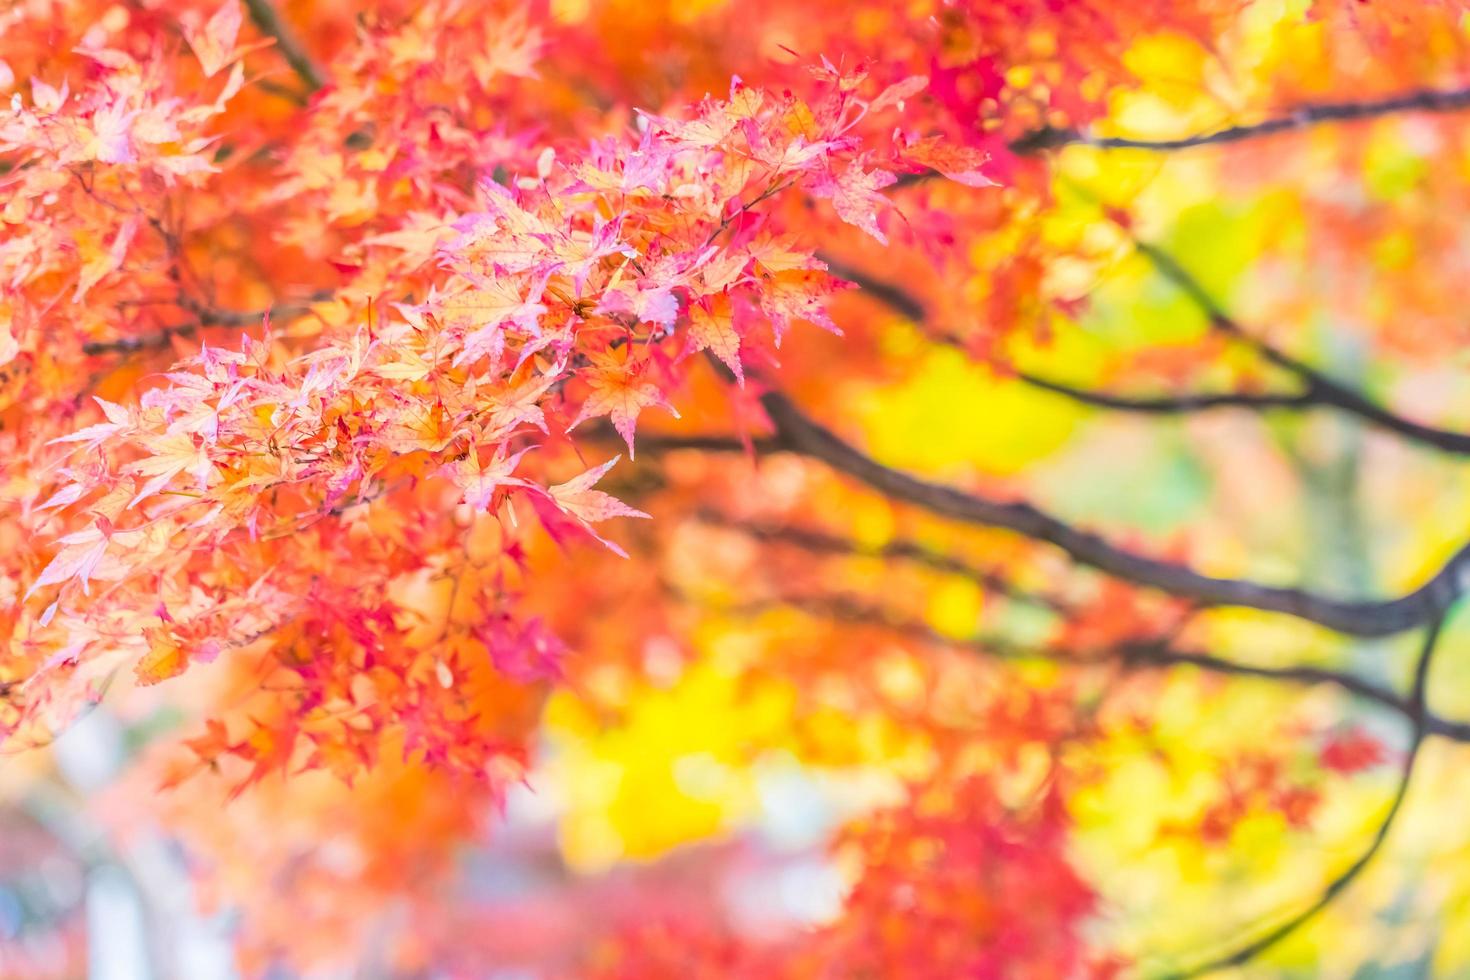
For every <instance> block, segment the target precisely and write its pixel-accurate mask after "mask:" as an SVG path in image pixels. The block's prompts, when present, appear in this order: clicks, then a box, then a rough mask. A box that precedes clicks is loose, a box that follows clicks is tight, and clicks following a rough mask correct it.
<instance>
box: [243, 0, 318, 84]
mask: <svg viewBox="0 0 1470 980" xmlns="http://www.w3.org/2000/svg"><path fill="white" fill-rule="evenodd" d="M245 9H246V10H248V11H250V19H251V20H252V21H254V22H255V26H256V27H257V28H259V30H260V32H261V33H262V34H264V35H266V36H267V37H271V38H275V41H276V49H277V50H279V51H280V52H281V57H282V58H285V59H286V64H288V65H290V66H291V70H292V71H294V72H296V74H297V75H299V76H300V77H301V80H302V81H303V82H305V83H306V88H307V91H308V92H315V91H316V90H317V89H319V88H321V87H322V84H323V76H322V72H321V69H320V68H318V67H317V65H316V63H315V62H314V61H312V60H311V57H310V56H309V55H308V54H307V53H306V49H305V48H303V47H302V46H301V42H300V41H298V40H297V39H296V34H295V32H293V31H292V30H291V28H290V27H288V26H286V23H285V21H283V20H281V15H280V14H279V13H278V12H277V11H276V8H275V5H274V4H272V3H271V0H245Z"/></svg>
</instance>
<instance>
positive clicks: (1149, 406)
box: [1015, 371, 1315, 415]
mask: <svg viewBox="0 0 1470 980" xmlns="http://www.w3.org/2000/svg"><path fill="white" fill-rule="evenodd" d="M1015 376H1016V378H1017V379H1018V380H1020V381H1023V382H1025V383H1026V384H1028V385H1030V386H1031V387H1033V388H1040V389H1041V390H1042V391H1049V392H1051V393H1052V394H1054V395H1061V396H1062V397H1064V398H1069V399H1071V400H1072V401H1075V402H1079V403H1081V404H1083V405H1090V406H1092V407H1093V408H1105V409H1109V410H1111V411H1116V412H1133V413H1136V414H1141V415H1183V414H1188V413H1191V412H1207V411H1210V410H1212V409H1216V408H1247V409H1251V410H1254V411H1268V410H1272V409H1303V408H1310V407H1311V406H1312V405H1313V404H1315V399H1314V398H1313V396H1312V394H1311V392H1309V391H1304V392H1299V393H1296V394H1292V393H1290V392H1259V393H1253V392H1245V391H1226V392H1216V393H1210V394H1189V395H1159V396H1155V397H1136V396H1129V395H1113V394H1109V393H1108V392H1105V391H1092V390H1090V389H1087V388H1077V387H1074V386H1072V385H1069V384H1064V383H1062V382H1060V381H1052V380H1050V379H1048V378H1041V377H1037V376H1036V375H1034V374H1028V373H1027V372H1025V371H1019V372H1017V373H1016V375H1015Z"/></svg>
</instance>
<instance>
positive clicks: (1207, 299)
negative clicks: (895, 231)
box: [824, 242, 1470, 455]
mask: <svg viewBox="0 0 1470 980" xmlns="http://www.w3.org/2000/svg"><path fill="white" fill-rule="evenodd" d="M1135 245H1136V247H1137V249H1138V251H1139V252H1140V253H1141V254H1142V255H1144V256H1145V257H1147V258H1148V259H1149V261H1151V262H1152V263H1153V264H1154V266H1155V268H1157V269H1158V270H1159V272H1160V273H1161V274H1162V275H1163V276H1164V277H1165V278H1167V279H1169V280H1170V281H1171V282H1173V283H1174V284H1175V285H1177V286H1178V287H1179V288H1180V289H1182V290H1183V291H1184V292H1185V293H1186V294H1187V295H1188V296H1189V297H1190V299H1191V300H1193V301H1194V303H1195V305H1196V306H1198V307H1199V309H1200V310H1201V311H1202V312H1204V314H1205V315H1206V316H1207V317H1208V318H1209V320H1210V325H1211V327H1212V328H1214V329H1216V330H1218V331H1219V332H1221V333H1223V334H1225V335H1226V336H1228V337H1230V338H1231V339H1232V340H1235V341H1237V342H1239V343H1242V344H1244V345H1246V346H1247V347H1249V348H1250V349H1251V350H1254V351H1255V352H1256V353H1258V354H1259V355H1260V356H1261V357H1262V358H1263V359H1264V360H1266V361H1268V362H1270V363H1271V364H1273V365H1275V366H1276V367H1279V368H1281V369H1282V370H1284V371H1286V372H1287V373H1289V374H1291V375H1294V376H1295V377H1296V378H1297V379H1298V380H1299V381H1301V382H1302V384H1303V389H1302V390H1301V391H1300V392H1296V393H1291V392H1279V393H1277V392H1272V393H1261V394H1253V393H1247V392H1221V393H1210V394H1187V395H1175V396H1163V397H1158V398H1139V397H1129V396H1126V395H1115V394H1111V393H1108V392H1096V391H1090V390H1088V389H1084V388H1078V387H1075V386H1072V385H1068V384H1064V383H1062V382H1060V381H1053V380H1050V379H1047V378H1040V377H1037V376H1035V375H1032V374H1024V373H1022V374H1018V375H1017V377H1018V378H1019V380H1021V381H1023V382H1025V383H1026V384H1030V385H1034V386H1035V387H1038V388H1041V389H1044V390H1046V391H1050V392H1052V393H1053V394H1057V395H1061V396H1063V397H1066V398H1071V399H1073V400H1075V401H1078V402H1081V403H1083V404H1087V405H1092V406H1094V407H1096V408H1106V409H1111V410H1114V411H1124V412H1139V413H1145V414H1155V415H1161V414H1180V413H1185V412H1197V411H1207V410H1211V409H1217V408H1247V409H1253V410H1266V409H1272V410H1283V409H1284V410H1293V411H1299V410H1304V409H1310V408H1317V407H1323V408H1335V409H1337V410H1338V411H1341V412H1345V413H1347V414H1349V415H1352V416H1354V417H1356V418H1359V419H1361V420H1363V421H1364V422H1367V423H1368V424H1370V425H1374V426H1377V427H1378V428H1381V429H1384V430H1386V431H1388V432H1393V433H1395V434H1397V435H1400V436H1403V437H1404V438H1405V439H1408V440H1410V441H1411V442H1417V443H1419V444H1421V445H1425V446H1429V447H1431V448H1433V449H1437V450H1440V451H1441V452H1446V453H1453V454H1455V455H1470V433H1464V432H1454V431H1450V430H1447V429H1438V428H1435V427H1433V426H1429V425H1424V424H1422V423H1419V422H1415V421H1413V420H1411V419H1406V418H1404V417H1403V416H1401V415H1396V414H1394V413H1393V412H1391V411H1389V410H1388V409H1386V408H1384V407H1383V406H1382V405H1379V404H1378V403H1376V402H1374V401H1373V400H1371V399H1369V398H1368V397H1366V396H1365V395H1363V394H1362V393H1360V392H1358V391H1355V390H1354V389H1352V388H1350V387H1348V386H1347V385H1344V384H1343V383H1342V382H1340V381H1336V380H1334V379H1333V378H1331V377H1329V376H1328V375H1326V374H1324V373H1322V372H1321V371H1319V370H1317V369H1316V368H1314V367H1312V366H1311V365H1309V364H1306V363H1305V362H1303V361H1300V360H1298V359H1296V358H1295V357H1292V356H1291V355H1289V354H1287V353H1285V352H1283V351H1281V350H1279V349H1278V348H1276V347H1274V346H1273V345H1271V344H1270V343H1268V342H1267V341H1265V340H1262V339H1261V338H1259V337H1256V336H1255V335H1253V334H1252V333H1250V332H1249V331H1247V330H1246V329H1245V328H1244V327H1243V326H1241V324H1240V323H1238V322H1237V321H1235V320H1234V319H1232V318H1231V317H1230V316H1229V315H1228V314H1226V313H1225V311H1224V309H1223V308H1222V307H1221V306H1220V304H1218V303H1216V302H1215V300H1214V299H1213V298H1212V297H1211V296H1210V295H1209V294H1208V293H1207V292H1206V291H1205V289H1204V287H1203V286H1202V285H1201V284H1200V282H1199V280H1197V279H1195V278H1194V276H1192V275H1191V274H1190V273H1189V272H1188V271H1187V270H1185V269H1184V267H1183V266H1181V265H1180V264H1179V263H1178V262H1177V261H1176V260H1175V259H1174V258H1173V257H1172V256H1170V255H1169V254H1168V253H1167V252H1164V251H1163V250H1162V249H1160V248H1158V247H1157V246H1154V245H1150V244H1148V243H1146V242H1136V243H1135ZM824 258H825V257H824ZM825 260H826V262H827V265H828V268H829V269H830V270H831V271H832V272H833V274H835V275H837V276H840V277H841V278H843V279H846V280H848V281H849V282H852V283H855V284H856V285H857V286H858V287H859V288H861V289H862V290H863V292H864V293H866V294H867V295H869V296H871V297H873V298H874V299H876V300H878V301H879V302H881V303H883V304H884V305H885V306H888V307H889V308H890V309H892V310H893V311H894V312H896V313H898V314H899V315H901V316H903V317H906V318H907V319H909V320H912V321H913V322H915V323H916V324H918V325H919V326H920V327H922V328H923V329H924V332H925V334H926V335H927V336H928V337H930V338H931V339H933V340H934V341H936V342H937V343H942V344H948V345H950V346H954V347H958V348H960V349H962V350H963V349H964V347H965V344H964V341H963V340H962V339H961V338H959V337H958V336H956V335H955V334H952V333H948V332H945V331H943V330H940V329H937V328H936V327H935V326H934V325H933V324H932V323H930V322H929V321H928V313H927V310H926V309H925V307H924V304H923V303H921V302H920V301H919V300H918V299H917V298H916V297H915V296H913V294H911V293H909V292H908V291H906V290H905V289H903V288H902V287H901V286H898V285H896V284H894V283H890V282H885V281H883V280H881V279H878V278H876V277H874V276H871V275H869V274H867V273H865V272H862V271H861V270H858V269H855V268H853V267H851V266H848V265H846V264H845V263H843V262H841V261H838V260H835V259H830V258H826V259H825Z"/></svg>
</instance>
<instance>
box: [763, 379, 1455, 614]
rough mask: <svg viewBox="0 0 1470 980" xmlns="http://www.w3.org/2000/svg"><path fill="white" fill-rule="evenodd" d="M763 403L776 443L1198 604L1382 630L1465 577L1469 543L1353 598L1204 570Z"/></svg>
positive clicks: (789, 406) (937, 510)
mask: <svg viewBox="0 0 1470 980" xmlns="http://www.w3.org/2000/svg"><path fill="white" fill-rule="evenodd" d="M761 404H762V405H763V406H764V408H765V410H766V413H767V415H769V416H770V418H771V421H772V423H773V424H774V425H775V427H776V437H777V439H778V441H779V442H780V444H781V447H782V448H785V449H788V450H790V451H793V452H797V453H800V454H803V455H806V456H810V457H812V458H813V459H819V460H821V461H823V462H825V463H826V464H827V465H829V466H831V467H832V468H833V469H836V470H838V471H839V472H842V473H846V474H847V475H848V476H850V477H852V478H854V479H856V480H858V481H859V482H861V483H864V484H866V485H867V486H869V487H871V488H872V489H874V490H876V491H878V492H879V493H881V494H883V495H885V496H887V497H890V498H892V499H894V500H899V501H903V502H905V503H908V504H911V505H914V506H917V507H920V508H923V509H924V510H927V511H929V512H930V513H933V514H937V515H940V516H943V517H948V518H951V519H953V520H958V521H962V522H965V523H968V524H975V525H978V526H981V527H994V528H1003V529H1006V530H1010V531H1015V532H1016V533H1018V534H1021V535H1024V536H1026V537H1028V538H1032V539H1034V540H1037V541H1044V542H1047V543H1049V544H1052V545H1055V546H1056V547H1058V548H1060V549H1061V550H1062V551H1063V552H1065V553H1066V554H1067V555H1069V556H1070V557H1071V558H1072V559H1073V560H1074V561H1077V562H1079V563H1081V564H1083V565H1088V566H1090V567H1092V568H1096V569H1097V570H1099V571H1101V572H1104V573H1106V574H1108V575H1112V576H1114V577H1115V578H1120V579H1123V580H1125V581H1129V582H1133V583H1135V584H1138V585H1143V586H1147V587H1149V588H1154V589H1158V590H1159V591H1162V592H1165V593H1168V594H1170V595H1174V596H1178V597H1179V598H1183V599H1189V600H1191V601H1193V602H1196V603H1199V604H1201V605H1208V606H1238V607H1242V608H1247V609H1258V610H1261V611H1263V612H1277V613H1284V614H1286V615H1289V616H1295V617H1297V618H1298V619H1304V620H1307V621H1309V622H1313V623H1316V624H1318V625H1320V626H1325V627H1327V628H1328V629H1331V630H1335V631H1337V632H1339V633H1345V634H1349V635H1352V636H1388V635H1391V634H1394V633H1400V632H1403V631H1405V630H1409V629H1413V628H1414V627H1416V626H1422V625H1424V624H1426V623H1429V622H1433V621H1434V620H1435V619H1437V618H1438V617H1439V616H1441V615H1443V613H1444V612H1445V611H1446V610H1447V609H1448V608H1449V606H1450V604H1451V603H1453V602H1454V601H1455V600H1456V599H1457V598H1458V597H1459V596H1460V595H1461V594H1462V592H1463V591H1464V590H1465V587H1466V585H1467V582H1466V581H1465V580H1466V578H1467V577H1470V576H1467V572H1470V545H1467V546H1465V547H1462V548H1461V549H1460V551H1459V552H1457V553H1456V555H1455V556H1454V557H1453V558H1451V559H1450V560H1449V561H1448V562H1447V563H1446V564H1445V565H1444V567H1442V568H1441V569H1440V570H1439V571H1438V572H1437V573H1436V574H1435V575H1434V576H1433V577H1431V578H1430V579H1429V581H1427V582H1425V583H1424V584H1423V585H1421V586H1420V587H1419V588H1417V589H1415V590H1413V591H1412V592H1409V593H1407V594H1405V595H1403V596H1400V597H1398V598H1395V599H1383V600H1367V601H1352V600H1346V599H1337V598H1333V597H1330V596H1324V595H1321V594H1318V593H1315V592H1308V591H1305V590H1302V589H1295V588H1287V587H1282V586H1273V585H1265V584H1262V583H1259V582H1254V581H1250V580H1247V579H1228V578H1214V577H1211V576H1208V575H1201V574H1200V573H1199V572H1196V571H1194V570H1193V569H1190V568H1188V567H1187V566H1184V565H1180V564H1178V563H1175V562H1171V561H1165V560H1162V559H1157V558H1149V557H1147V556H1144V555H1140V554H1137V553H1135V552H1131V551H1128V550H1126V549H1123V548H1120V547H1117V546H1116V545H1113V544H1110V543H1108V542H1107V541H1106V540H1104V539H1103V538H1101V537H1099V536H1098V535H1096V534H1092V533H1090V532H1087V531H1083V530H1080V529H1078V528H1076V527H1073V526H1072V525H1070V524H1068V523H1066V522H1064V521H1062V520H1060V519H1058V518H1056V517H1053V516H1052V515H1050V514H1047V513H1045V512H1044V511H1041V510H1038V509H1037V508H1036V507H1034V506H1032V505H1031V504H1028V503H1024V502H1019V501H1016V502H1012V501H1000V500H995V499H993V498H989V497H984V496H981V495H979V494H974V493H967V492H965V491H963V490H959V489H957V488H955V487H949V486H944V485H942V484H936V483H929V482H927V481H925V480H921V479H919V478H918V477H915V476H911V475H910V474H907V473H904V472H902V471H900V470H895V469H892V468H890V467H887V466H884V465H883V464H881V463H879V462H877V461H876V460H874V459H872V458H871V457H869V456H867V455H865V454H864V453H862V452H860V451H859V450H858V449H856V448H855V447H853V446H852V445H850V444H849V443H847V442H845V441H844V440H842V439H841V438H839V437H838V436H837V435H835V434H834V433H833V432H831V431H830V430H828V429H826V428H824V427H823V426H821V425H819V424H818V423H816V422H814V421H812V420H811V419H810V418H808V417H807V416H806V414H805V413H803V412H802V411H801V410H800V409H799V408H797V407H796V405H795V404H793V403H792V402H791V401H790V400H789V399H788V398H786V396H785V395H783V394H781V393H780V392H777V391H772V392H768V393H767V394H765V395H764V396H762V398H761Z"/></svg>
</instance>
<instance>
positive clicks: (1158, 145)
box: [1010, 88, 1470, 156]
mask: <svg viewBox="0 0 1470 980" xmlns="http://www.w3.org/2000/svg"><path fill="white" fill-rule="evenodd" d="M1465 109H1470V88H1455V89H1421V90H1419V91H1414V92H1406V93H1404V94H1402V95H1394V96H1389V97H1386V98H1381V99H1364V100H1360V101H1343V102H1317V103H1308V104H1306V105H1302V106H1298V107H1297V108H1296V109H1294V110H1292V111H1290V112H1287V113H1285V114H1284V115H1280V116H1275V117H1273V118H1270V119H1265V120H1262V121H1261V122H1258V123H1250V124H1246V125H1241V126H1228V127H1226V128H1224V129H1217V130H1214V131H1213V132H1208V133H1197V134H1195V135H1193V136H1185V137H1181V138H1179V139H1168V140H1143V139H1131V138H1128V137H1123V136H1093V135H1091V134H1089V133H1085V132H1083V131H1081V130H1078V129H1056V128H1053V127H1043V128H1041V129H1037V130H1033V131H1032V132H1030V133H1027V134H1026V135H1024V136H1022V137H1020V138H1018V139H1016V140H1013V141H1012V142H1011V144H1010V149H1011V152H1013V153H1017V154H1020V155H1022V156H1026V155H1031V154H1036V153H1041V152H1043V151H1045V150H1054V149H1058V148H1060V147H1063V146H1068V145H1071V144H1074V143H1080V144H1084V145H1086V146H1095V147H1099V148H1102V149H1107V150H1152V151H1155V152H1168V151H1172V150H1186V149H1189V148H1191V147H1196V146H1209V145H1213V144H1221V143H1239V142H1242V141H1244V140H1252V139H1260V138H1261V137H1265V136H1274V135H1277V134H1279V133H1284V132H1288V131H1290V130H1295V129H1304V128H1306V127H1308V126H1314V125H1317V124H1319V123H1328V122H1352V121H1354V120H1359V119H1371V118H1374V117H1377V116H1387V115H1392V114H1394V113H1399V112H1433V113H1449V112H1461V111H1463V110H1465Z"/></svg>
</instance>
